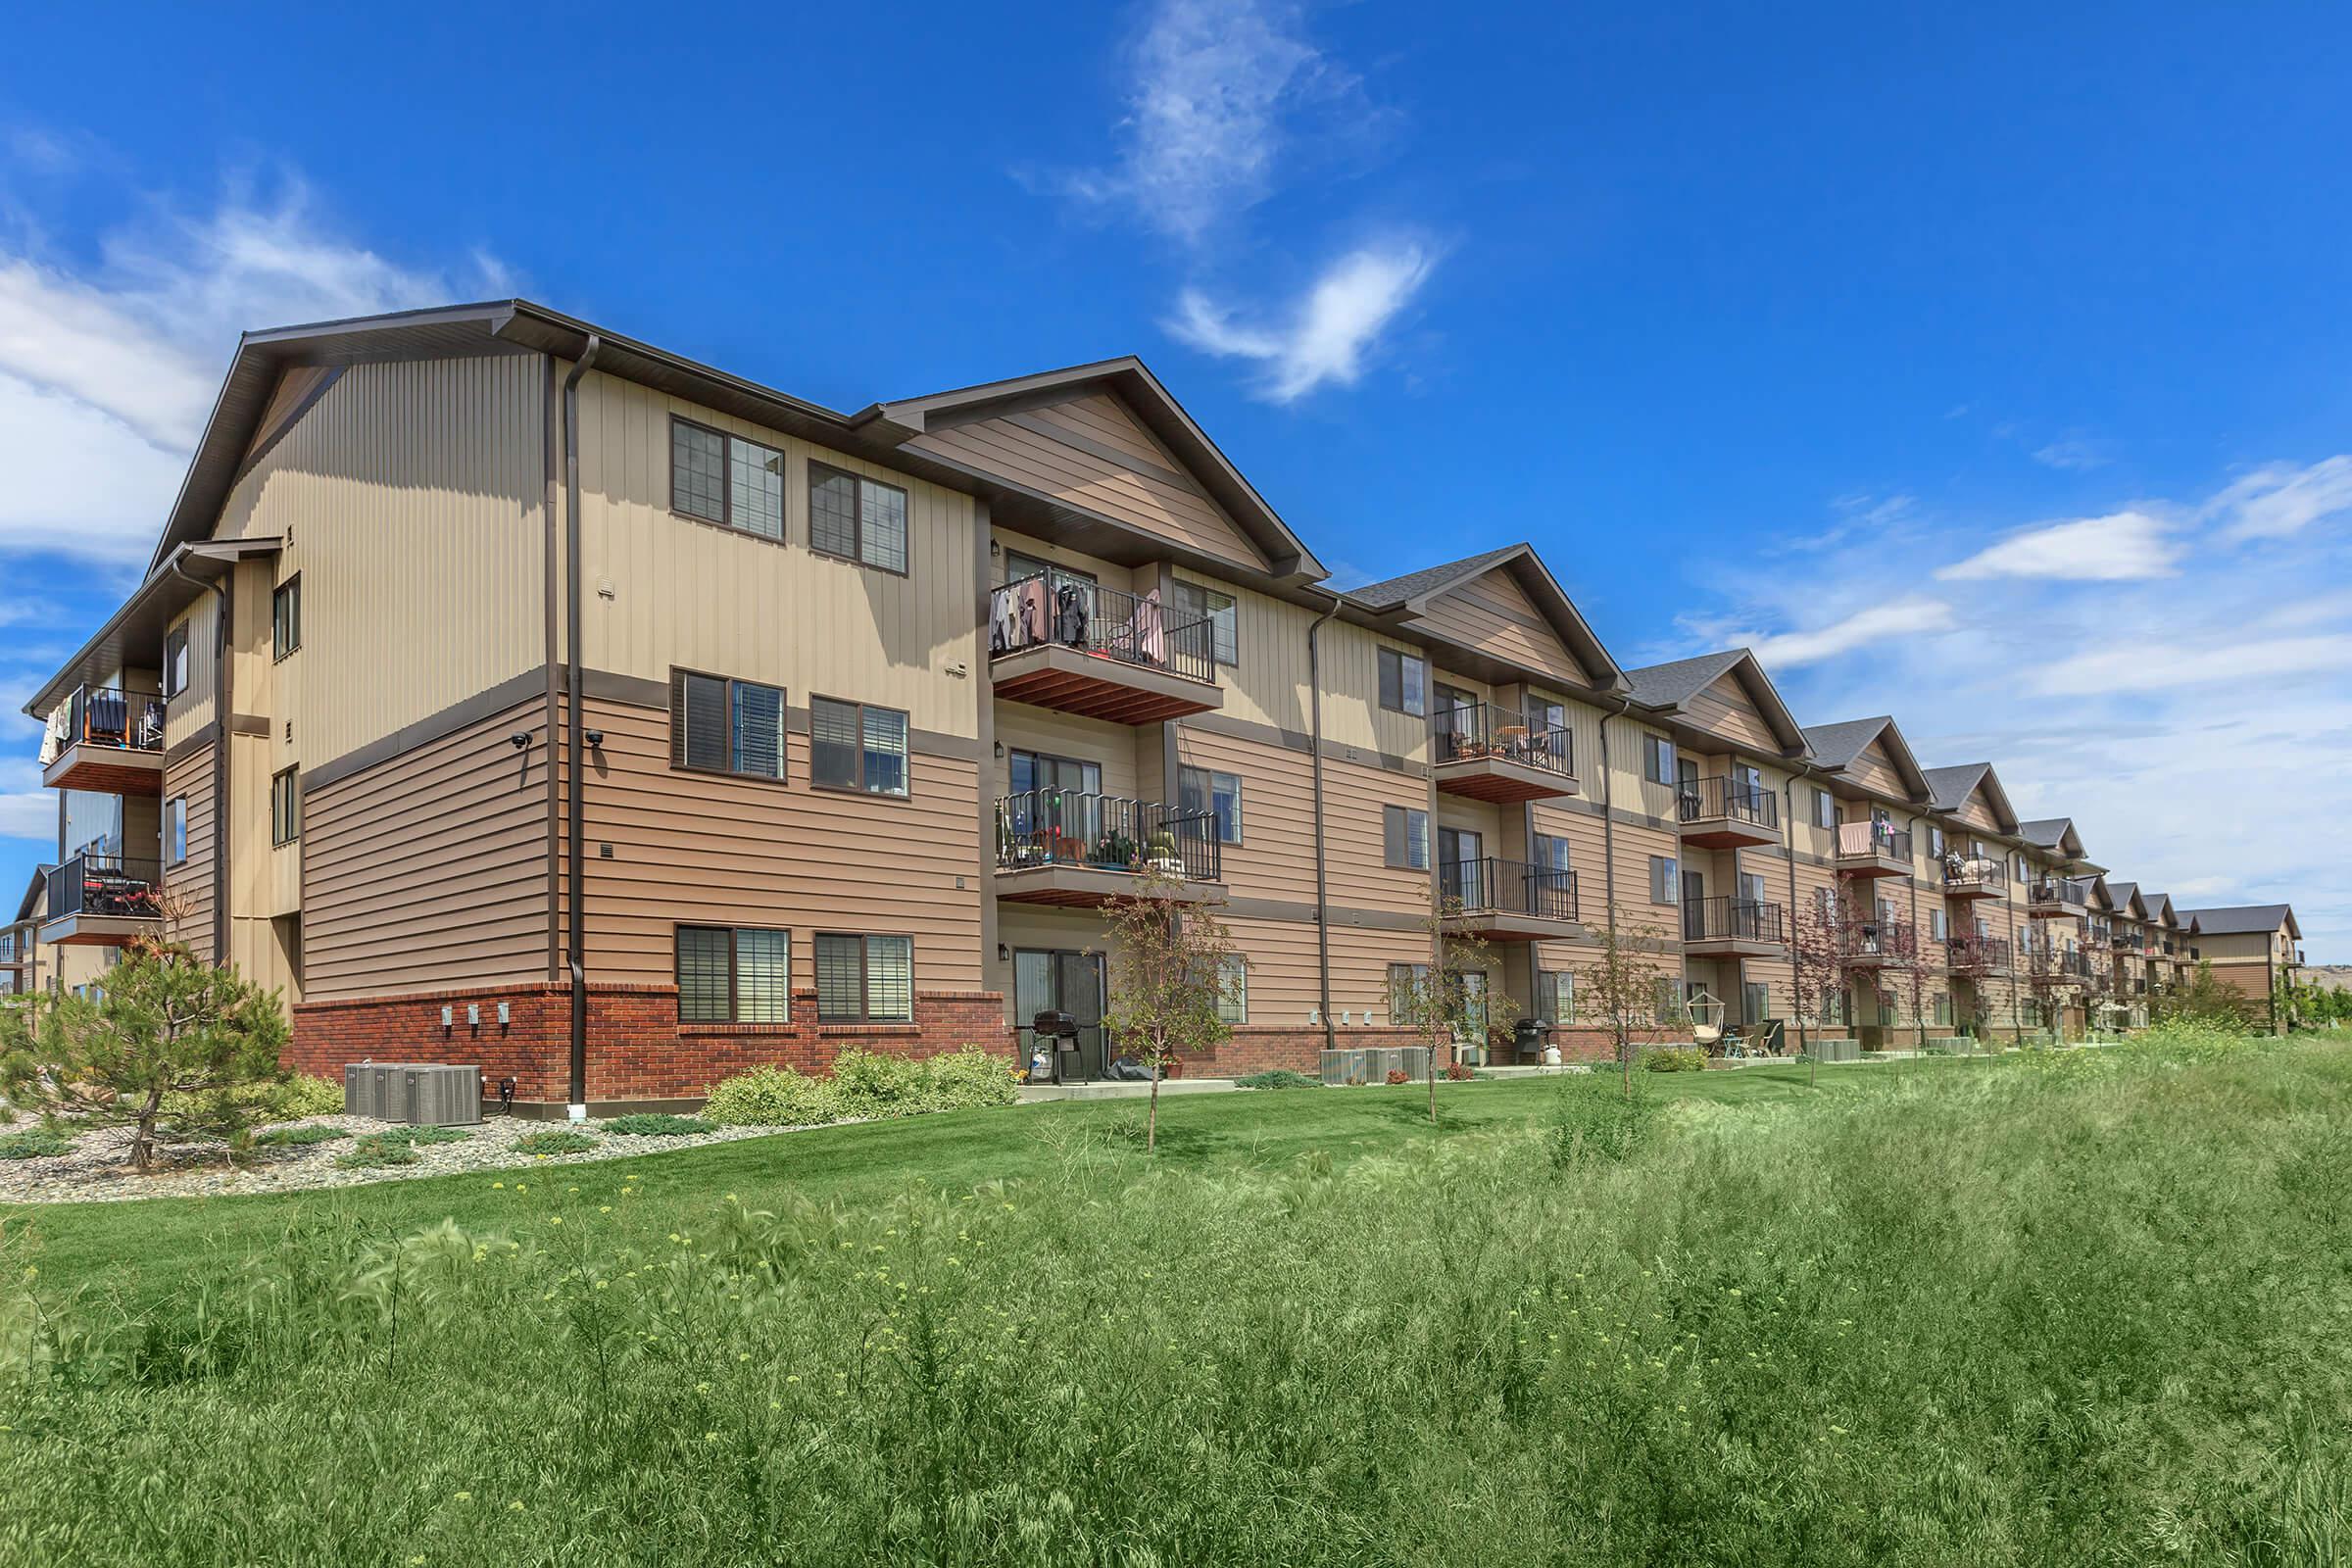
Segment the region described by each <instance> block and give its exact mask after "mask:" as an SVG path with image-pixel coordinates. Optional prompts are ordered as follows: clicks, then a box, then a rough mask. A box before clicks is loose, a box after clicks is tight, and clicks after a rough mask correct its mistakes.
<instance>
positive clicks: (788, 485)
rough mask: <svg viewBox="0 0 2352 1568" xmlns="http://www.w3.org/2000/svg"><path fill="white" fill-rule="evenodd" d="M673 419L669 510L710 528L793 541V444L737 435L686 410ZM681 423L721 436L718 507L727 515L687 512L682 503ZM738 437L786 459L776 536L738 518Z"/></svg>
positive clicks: (764, 539)
mask: <svg viewBox="0 0 2352 1568" xmlns="http://www.w3.org/2000/svg"><path fill="white" fill-rule="evenodd" d="M669 423H670V437H669V460H668V461H669V515H671V516H673V517H678V518H682V519H684V520H685V521H687V522H699V523H701V524H702V525H703V526H704V527H706V528H723V529H725V530H726V531H727V532H728V533H731V534H739V535H741V536H742V537H744V538H746V539H757V540H759V541H760V543H761V544H763V545H789V544H791V543H792V449H791V448H789V447H785V446H781V445H775V444H771V443H769V442H766V441H755V440H753V439H752V438H751V437H750V436H748V435H737V434H735V433H734V432H733V431H731V430H722V429H720V428H719V427H718V426H717V425H715V424H705V423H704V422H703V421H702V420H700V419H689V418H688V417H686V416H684V415H683V414H673V415H671V416H670V417H669ZM681 424H682V425H684V426H686V427H687V428H688V429H690V430H700V431H702V432H703V433H704V434H705V435H714V436H716V437H718V510H719V511H720V512H722V513H724V514H725V515H724V516H723V517H706V516H704V515H702V514H701V513H699V512H687V511H685V510H683V509H681V508H680V507H679V505H678V437H677V426H679V425H681ZM737 441H741V442H742V443H743V444H744V445H746V446H754V447H761V448H764V449H765V450H767V451H769V452H773V453H774V454H775V455H776V456H777V457H779V458H782V459H783V460H784V472H783V473H782V474H781V475H779V477H780V478H781V479H782V480H783V486H782V490H781V493H780V494H779V495H778V496H777V497H776V536H775V537H774V538H773V539H770V538H769V537H768V536H767V535H766V534H763V533H755V532H754V531H752V530H751V529H749V528H745V527H742V526H739V525H738V524H737V523H736V522H735V520H734V519H735V455H734V452H733V451H732V450H731V448H732V444H733V443H734V442H737Z"/></svg>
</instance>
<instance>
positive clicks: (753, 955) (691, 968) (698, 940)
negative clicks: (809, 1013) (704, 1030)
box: [677, 925, 792, 1023]
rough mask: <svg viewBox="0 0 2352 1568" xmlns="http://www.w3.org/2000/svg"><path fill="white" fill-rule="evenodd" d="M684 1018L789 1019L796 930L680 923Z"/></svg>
mask: <svg viewBox="0 0 2352 1568" xmlns="http://www.w3.org/2000/svg"><path fill="white" fill-rule="evenodd" d="M677 950H678V951H677V968H678V1021H679V1022H680V1023H790V1022H791V1021H792V933H791V932H789V931H760V930H752V929H748V928H743V929H737V928H730V927H727V926H711V925H682V926H680V927H678V931H677Z"/></svg>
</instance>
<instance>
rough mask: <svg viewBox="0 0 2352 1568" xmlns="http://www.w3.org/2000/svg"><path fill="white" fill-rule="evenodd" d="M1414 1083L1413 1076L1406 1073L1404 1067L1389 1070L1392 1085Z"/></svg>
mask: <svg viewBox="0 0 2352 1568" xmlns="http://www.w3.org/2000/svg"><path fill="white" fill-rule="evenodd" d="M1412 1081H1413V1075H1412V1074H1411V1073H1409V1072H1406V1071H1405V1070H1404V1069H1403V1068H1402V1067H1391V1068H1390V1069H1389V1082H1390V1083H1391V1084H1392V1085H1396V1084H1409V1083H1411V1082H1412Z"/></svg>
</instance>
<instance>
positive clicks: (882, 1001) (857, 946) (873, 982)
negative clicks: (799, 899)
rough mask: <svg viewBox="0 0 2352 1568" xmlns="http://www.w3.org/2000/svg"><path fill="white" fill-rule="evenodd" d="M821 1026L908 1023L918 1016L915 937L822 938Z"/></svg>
mask: <svg viewBox="0 0 2352 1568" xmlns="http://www.w3.org/2000/svg"><path fill="white" fill-rule="evenodd" d="M816 1018H817V1021H818V1022H819V1023H907V1022H911V1021H912V1020H913V1018H914V939H913V938H912V937H871V936H841V935H834V934H829V933H820V934H819V935H818V937H817V939H816Z"/></svg>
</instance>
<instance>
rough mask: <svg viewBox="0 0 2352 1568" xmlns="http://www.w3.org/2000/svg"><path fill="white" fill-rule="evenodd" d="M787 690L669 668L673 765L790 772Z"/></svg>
mask: <svg viewBox="0 0 2352 1568" xmlns="http://www.w3.org/2000/svg"><path fill="white" fill-rule="evenodd" d="M784 748H785V739H784V690H783V688H782V687H780V686H761V685H760V684H758V683H757V682H754V681H748V680H729V679H728V678H727V677H725V676H723V675H704V674H698V673H697V672H695V671H693V670H690V669H673V670H671V671H670V672H669V765H670V766H672V767H684V768H692V769H694V770H695V771H696V772H701V773H743V774H746V775H749V776H751V777H753V778H782V777H783V776H784Z"/></svg>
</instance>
